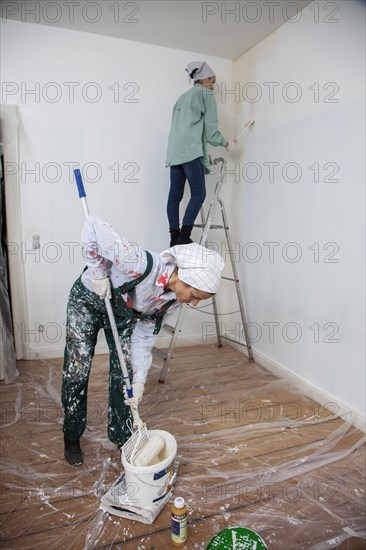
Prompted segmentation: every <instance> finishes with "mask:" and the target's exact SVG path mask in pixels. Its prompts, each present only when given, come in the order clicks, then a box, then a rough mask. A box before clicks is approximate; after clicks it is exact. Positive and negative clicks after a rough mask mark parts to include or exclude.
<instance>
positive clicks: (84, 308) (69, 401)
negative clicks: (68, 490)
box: [61, 251, 175, 447]
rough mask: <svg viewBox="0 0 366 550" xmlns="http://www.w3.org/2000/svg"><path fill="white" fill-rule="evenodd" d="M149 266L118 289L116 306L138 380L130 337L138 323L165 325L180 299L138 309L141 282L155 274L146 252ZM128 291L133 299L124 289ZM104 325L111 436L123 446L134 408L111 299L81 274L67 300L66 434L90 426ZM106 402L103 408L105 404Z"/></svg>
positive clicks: (72, 436) (114, 298)
mask: <svg viewBox="0 0 366 550" xmlns="http://www.w3.org/2000/svg"><path fill="white" fill-rule="evenodd" d="M146 255H147V268H146V271H145V273H143V274H142V275H141V276H140V277H138V278H136V279H134V280H133V281H130V282H128V283H126V284H124V285H123V286H121V287H119V288H112V289H111V291H112V299H111V305H112V308H113V313H114V316H115V321H116V325H117V329H118V334H119V337H120V341H121V344H122V349H123V352H124V356H125V361H126V365H127V369H128V371H129V375H130V380H132V369H131V357H130V341H131V336H132V331H133V329H134V326H135V324H136V322H137V321H138V320H139V319H140V320H142V321H155V330H154V333H155V334H157V333H158V332H159V330H160V327H161V323H162V319H163V316H164V313H165V312H166V310H167V309H168V308H169V307H170V306H171V305H172V303H174V302H175V300H171V301H169V302H167V303H166V304H165V305H164V306H163V307H162V308H161V309H160V310H158V311H157V312H155V313H154V314H153V315H144V314H141V313H139V312H137V311H135V310H134V309H132V304H133V295H134V291H135V287H136V285H137V284H138V283H140V282H141V281H142V280H143V279H145V277H147V275H148V274H149V273H150V271H151V268H152V264H153V260H152V257H151V254H150V253H149V252H147V251H146ZM125 293H127V294H128V300H127V303H126V302H125V300H124V299H123V296H122V295H123V294H125ZM100 329H104V333H105V337H106V340H107V344H108V347H109V353H110V369H109V406H108V437H109V439H110V441H112V442H113V443H116V444H117V445H118V446H119V447H120V446H121V445H123V444H124V443H125V441H126V440H127V439H128V437H129V436H130V435H131V434H130V430H129V428H128V426H127V419H128V418H130V416H131V415H130V407H129V406H127V405H125V403H124V396H123V379H122V372H121V367H120V364H119V360H118V355H117V350H116V347H115V344H114V340H113V334H112V330H111V327H110V323H109V319H108V314H107V310H106V307H105V302H104V300H102V299H101V298H100V297H99V296H98V295H97V294H96V293H95V292H91V291H90V290H88V289H87V288H86V287H85V286H84V284H83V283H82V281H81V277H79V278H78V279H77V280H76V282H75V283H74V285H73V287H72V289H71V292H70V296H69V300H68V304H67V327H66V346H65V356H64V369H63V381H62V394H61V399H62V406H63V410H64V415H65V416H64V426H63V429H64V433H65V436H66V437H67V438H68V439H70V440H72V441H75V440H77V439H80V437H81V435H82V433H83V432H84V430H85V427H86V415H87V388H88V380H89V373H90V367H91V363H92V359H93V356H94V349H95V345H96V343H97V336H98V332H99V330H100ZM103 408H104V407H101V409H103Z"/></svg>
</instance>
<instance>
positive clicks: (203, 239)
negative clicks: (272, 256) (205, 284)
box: [152, 157, 253, 384]
mask: <svg viewBox="0 0 366 550" xmlns="http://www.w3.org/2000/svg"><path fill="white" fill-rule="evenodd" d="M211 172H212V173H213V174H214V175H215V176H216V183H215V187H214V192H213V195H212V198H211V202H210V204H209V207H208V210H207V214H205V212H204V208H203V207H202V208H201V212H200V215H201V223H200V224H195V225H194V227H196V228H200V229H201V230H202V233H201V236H200V240H199V244H200V245H201V246H204V247H209V246H210V243H209V242H208V238H209V235H210V234H211V231H213V230H223V231H224V235H225V245H226V252H227V255H228V257H229V262H226V263H228V264H229V267H230V268H231V274H230V275H229V276H222V277H221V279H222V280H226V281H229V282H231V283H234V286H235V294H236V300H237V303H238V307H239V309H238V314H239V316H240V327H241V330H242V334H243V336H244V344H243V345H244V346H245V347H246V348H247V354H248V358H249V361H253V352H252V346H251V342H250V337H249V332H248V324H247V320H246V314H245V307H244V300H243V296H242V291H241V285H240V280H239V277H238V271H237V266H236V259H235V254H234V250H233V246H232V241H231V235H230V227H229V224H228V218H227V215H226V211H225V206H224V202H223V200H222V198H221V197H220V192H221V188H222V185H223V184H224V182H225V180H226V161H225V159H224V158H221V157H220V158H217V159H214V160H213V161H212V162H211ZM217 207H219V209H220V212H219V217H220V218H221V220H220V223H217V224H216V223H215V224H214V223H213V220H214V215H215V213H216V211H217ZM187 307H188V304H182V305H181V307H180V309H179V313H178V316H177V318H176V323H175V325H169V324H166V323H165V324H163V326H162V330H164V331H165V332H168V333H169V334H170V335H171V338H170V343H169V346H168V349H167V350H163V349H159V348H156V347H154V348H153V350H152V351H153V354H154V355H156V356H157V357H159V358H160V359H162V360H163V367H162V369H161V372H160V377H159V383H161V384H163V383H164V382H165V378H166V376H167V373H168V370H169V366H170V364H171V361H172V359H173V353H174V350H175V348H176V345H177V342H178V338H179V335H180V332H181V327H182V325H183V321H184V317H185V313H186V310H187ZM212 309H213V316H214V325H215V331H216V338H217V345H218V347H222V342H223V339H228V340H230V339H229V338H227V337H226V336H224V335H223V334H222V330H221V323H220V313H219V309H218V305H217V300H216V296H215V295H214V296H212Z"/></svg>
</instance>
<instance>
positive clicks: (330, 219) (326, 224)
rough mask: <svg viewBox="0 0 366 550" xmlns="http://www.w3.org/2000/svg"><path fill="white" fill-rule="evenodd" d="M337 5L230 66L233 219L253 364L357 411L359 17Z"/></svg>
mask: <svg viewBox="0 0 366 550" xmlns="http://www.w3.org/2000/svg"><path fill="white" fill-rule="evenodd" d="M336 4H337V5H339V8H340V9H339V12H338V13H337V14H335V15H332V17H331V12H329V11H325V7H324V6H325V4H324V5H323V4H322V3H321V2H320V3H319V2H315V3H314V4H313V5H311V6H309V7H308V8H306V9H305V10H304V11H303V12H302V15H301V18H300V19H299V20H298V21H296V22H293V23H287V24H285V25H284V26H282V27H281V28H280V29H278V30H277V31H276V32H275V33H273V34H272V35H270V36H269V37H268V38H267V39H265V40H264V41H263V42H261V43H260V44H258V45H257V46H256V47H255V48H253V49H252V50H250V51H249V52H248V53H246V54H245V55H243V56H241V57H240V58H239V59H238V60H236V61H235V63H234V83H236V84H235V85H236V86H238V89H239V88H240V94H241V96H240V98H236V101H235V106H234V109H235V114H236V116H235V119H236V124H237V128H240V127H241V125H242V123H243V122H245V121H246V120H248V119H249V118H255V126H254V129H253V131H252V132H251V134H250V136H248V138H247V140H246V142H245V148H244V145H243V144H241V145H240V147H239V150H238V153H237V155H236V159H235V160H236V162H237V164H236V165H233V166H235V169H236V170H237V172H238V175H237V176H232V186H233V192H232V199H231V210H232V217H233V220H235V237H236V242H237V247H238V250H239V252H238V262H239V270H240V273H241V276H242V287H243V290H244V292H245V297H246V303H247V309H248V319H249V321H250V323H252V327H251V330H250V333H251V335H252V336H253V340H254V343H253V346H254V348H255V350H256V352H257V355H256V356H257V358H258V359H261V360H262V361H264V362H266V361H267V362H268V364H273V365H275V364H277V365H280V366H282V367H285V368H287V369H289V370H290V371H292V372H293V373H295V374H297V375H298V376H300V377H302V378H303V379H304V380H306V381H307V382H309V383H310V384H313V385H315V386H316V387H318V388H321V389H322V390H323V391H325V392H328V394H330V395H333V396H336V398H337V399H339V400H340V401H341V402H342V401H344V402H345V403H347V404H348V405H349V406H351V407H354V408H355V409H357V410H358V411H362V412H365V366H364V365H365V364H364V334H365V327H364V297H365V296H364V253H365V252H364V251H365V248H364V205H365V201H364V181H365V177H364V176H365V174H364V161H363V158H364V120H365V113H364V91H365V88H364V83H365V72H364V67H365V64H364V63H365V60H364V51H365V48H364V15H365V13H364V4H363V3H361V2H357V1H348V2H337V3H336ZM317 8H319V9H320V12H319V22H317V23H316V22H314V17H315V15H316V11H314V10H316V9H317ZM328 9H329V5H328ZM330 19H334V20H335V19H338V22H333V23H331V22H327V21H329V20H330ZM250 82H251V83H252V84H251V85H250V86H247V87H246V84H248V83H250ZM266 83H267V84H266ZM269 83H272V84H269ZM290 83H292V84H290ZM233 89H234V85H233ZM270 90H272V91H273V94H274V95H273V97H271V96H270V93H269V91H270ZM315 94H318V95H315ZM295 99H297V101H295ZM266 163H267V164H266ZM268 163H278V165H276V166H275V165H271V166H272V167H273V170H274V174H273V177H271V173H270V165H269V164H268ZM327 163H329V164H327ZM317 167H319V177H318V176H317V175H316V172H315V171H316V170H317ZM235 179H236V181H235ZM318 180H319V181H318ZM332 180H334V181H332ZM249 243H253V244H249ZM266 243H267V244H266ZM270 243H272V244H270ZM290 243H294V244H290ZM270 252H273V257H271V256H270ZM239 255H240V261H239ZM271 323H276V325H271ZM288 323H289V324H288ZM271 327H272V329H273V331H274V332H273V334H272V335H270V329H271Z"/></svg>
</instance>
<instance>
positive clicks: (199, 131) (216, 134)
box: [166, 84, 228, 171]
mask: <svg viewBox="0 0 366 550" xmlns="http://www.w3.org/2000/svg"><path fill="white" fill-rule="evenodd" d="M227 142H228V140H227V139H225V138H224V136H223V135H222V134H221V132H220V131H219V129H218V118H217V108H216V100H215V96H214V94H213V93H212V91H211V90H208V89H207V88H205V87H204V86H202V85H201V84H195V85H194V86H193V88H191V89H190V90H188V92H185V93H184V94H182V95H181V96H180V97H179V99H178V101H177V102H176V104H175V105H174V109H173V116H172V125H171V128H170V133H169V139H168V152H167V160H166V166H175V165H177V164H183V163H184V162H189V161H190V160H194V159H196V158H198V157H203V163H204V165H205V168H206V171H207V169H208V168H209V165H210V159H209V155H208V152H207V143H209V144H210V145H214V146H215V147H216V146H218V145H221V146H223V147H225V146H226V144H227Z"/></svg>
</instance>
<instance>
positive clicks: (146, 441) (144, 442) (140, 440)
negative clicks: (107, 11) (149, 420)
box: [74, 169, 165, 466]
mask: <svg viewBox="0 0 366 550" xmlns="http://www.w3.org/2000/svg"><path fill="white" fill-rule="evenodd" d="M74 174H75V180H76V185H77V188H78V191H79V197H80V200H81V202H82V206H83V210H84V214H85V217H88V216H89V215H90V213H89V208H88V203H87V199H86V193H85V189H84V184H83V180H82V177H81V173H80V170H79V169H76V170H74ZM104 300H105V306H106V309H107V313H108V318H109V322H110V325H111V330H112V334H113V339H114V343H115V346H116V349H117V355H118V359H119V363H120V367H121V370H122V376H123V381H124V384H125V387H126V393H127V397H128V398H133V390H132V386H131V382H130V379H129V376H128V371H127V367H126V363H125V360H124V356H123V351H122V346H121V343H120V341H119V335H118V330H117V326H116V322H115V319H114V314H113V310H112V306H111V303H110V300H109V298H108V297H106V298H105V299H104ZM130 407H131V413H132V417H133V427H134V430H136V431H135V433H134V437H133V446H132V449H131V456H130V462H131V464H133V465H136V466H149V465H151V464H153V463H154V462H156V461H157V459H158V455H159V454H160V452H161V451H162V450H163V448H164V445H165V442H164V439H163V438H162V437H161V436H159V435H152V436H150V434H149V432H148V430H147V427H146V424H145V423H144V422H143V421H142V420H141V418H140V415H139V412H138V404H137V402H135V403H131V404H130ZM131 439H132V438H131Z"/></svg>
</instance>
